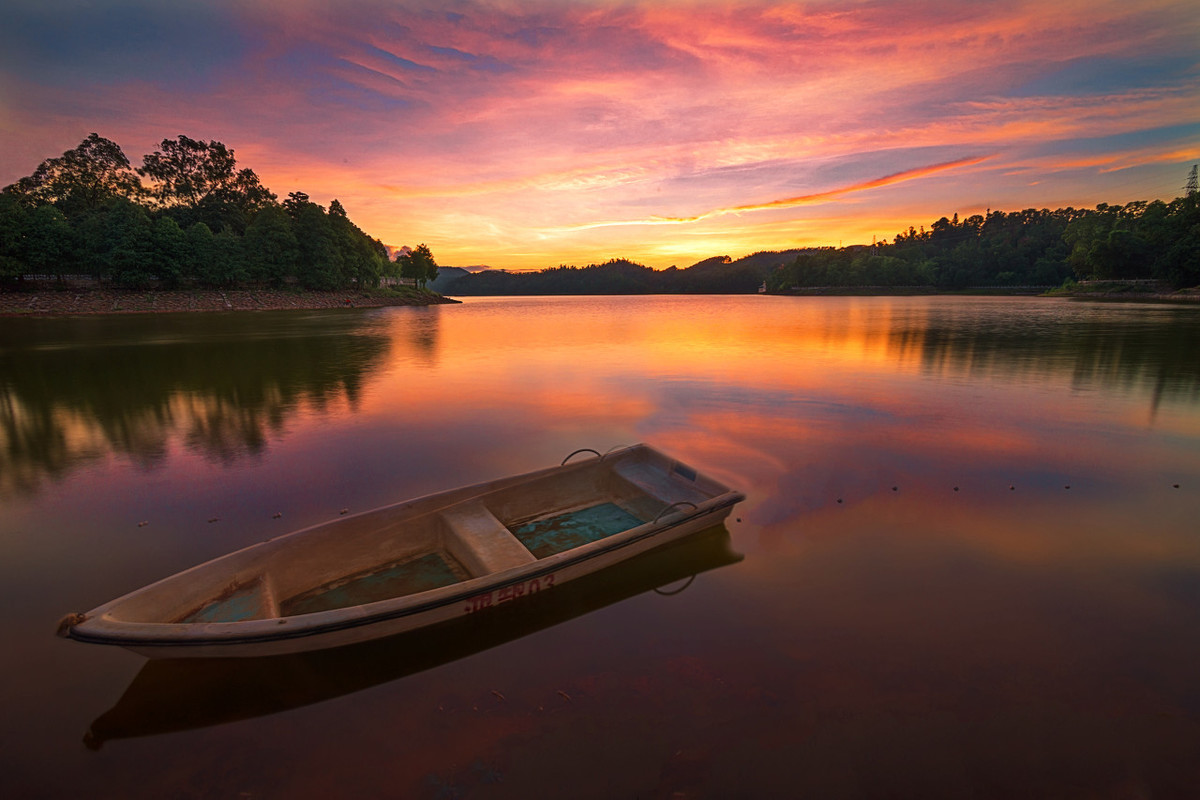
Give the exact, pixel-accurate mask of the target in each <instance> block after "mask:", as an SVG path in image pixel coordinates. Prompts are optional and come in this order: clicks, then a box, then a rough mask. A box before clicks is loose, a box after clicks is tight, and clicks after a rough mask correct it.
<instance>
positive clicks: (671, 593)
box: [654, 575, 696, 597]
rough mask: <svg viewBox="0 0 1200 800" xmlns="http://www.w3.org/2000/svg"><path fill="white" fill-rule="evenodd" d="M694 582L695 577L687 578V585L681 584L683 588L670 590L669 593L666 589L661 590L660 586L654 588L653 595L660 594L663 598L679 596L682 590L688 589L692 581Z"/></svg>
mask: <svg viewBox="0 0 1200 800" xmlns="http://www.w3.org/2000/svg"><path fill="white" fill-rule="evenodd" d="M694 580H696V576H695V575H692V576H691V577H689V578H688V579H687V583H685V584H683V586H680V587H679V588H678V589H672V590H671V591H669V592H668V591H667V590H666V589H663V588H662V587H661V586H660V587H657V588H655V590H654V593H655V594H661V595H662V596H663V597H674V596H675V595H677V594H679V593H680V592H682V591H683V590H684V589H686V588H688V587H689V586H691V585H692V581H694Z"/></svg>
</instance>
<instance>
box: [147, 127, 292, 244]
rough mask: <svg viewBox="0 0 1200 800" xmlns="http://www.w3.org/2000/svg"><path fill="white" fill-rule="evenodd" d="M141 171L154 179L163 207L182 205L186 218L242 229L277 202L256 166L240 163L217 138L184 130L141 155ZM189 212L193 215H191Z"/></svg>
mask: <svg viewBox="0 0 1200 800" xmlns="http://www.w3.org/2000/svg"><path fill="white" fill-rule="evenodd" d="M138 174H140V175H142V176H143V177H147V178H149V179H151V181H153V187H152V189H151V194H152V196H153V197H154V199H155V200H156V201H157V202H158V204H159V205H160V206H161V207H163V208H177V209H178V208H182V209H185V210H188V211H190V212H191V213H190V214H182V215H181V216H183V218H184V219H183V222H184V224H186V225H190V224H191V222H194V221H200V222H204V223H205V224H207V225H209V227H210V228H214V229H221V230H233V231H234V232H236V233H242V232H243V231H244V230H245V228H246V223H247V221H248V220H249V218H250V217H252V216H253V215H254V213H255V212H256V211H258V210H259V209H261V208H263V207H265V206H267V205H270V204H271V203H274V202H275V195H274V194H272V193H271V191H270V190H268V189H267V188H266V187H265V186H263V185H262V183H261V182H260V181H259V178H258V176H257V175H256V174H255V173H254V171H253V170H251V169H242V170H239V169H238V168H237V160H236V158H235V157H234V152H233V150H231V149H229V148H228V147H226V146H225V145H224V144H223V143H221V142H218V141H215V140H214V141H208V142H205V141H203V140H199V139H191V138H189V137H187V136H183V135H182V134H181V135H180V136H178V137H177V138H176V139H174V140H171V139H163V140H162V142H161V144H160V145H159V149H158V150H156V151H155V152H153V153H150V154H149V155H146V156H143V157H142V166H141V167H140V168H139V169H138ZM189 217H194V219H191V218H189Z"/></svg>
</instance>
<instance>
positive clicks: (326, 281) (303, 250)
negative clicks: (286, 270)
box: [293, 202, 343, 289]
mask: <svg viewBox="0 0 1200 800" xmlns="http://www.w3.org/2000/svg"><path fill="white" fill-rule="evenodd" d="M293 230H295V232H296V242H297V244H298V245H299V247H300V262H299V269H298V271H297V276H296V277H297V278H299V280H300V285H301V286H303V287H305V288H306V289H338V288H341V287H342V285H343V275H342V263H343V262H342V254H341V251H340V250H339V249H338V245H337V238H336V236H335V235H334V231H333V226H332V225H331V224H330V221H329V217H328V216H327V215H326V214H325V211H324V209H322V208H321V207H320V206H319V205H317V204H316V203H309V202H306V203H304V204H303V205H302V206H301V207H300V208H299V211H298V213H297V215H296V219H295V222H294V224H293Z"/></svg>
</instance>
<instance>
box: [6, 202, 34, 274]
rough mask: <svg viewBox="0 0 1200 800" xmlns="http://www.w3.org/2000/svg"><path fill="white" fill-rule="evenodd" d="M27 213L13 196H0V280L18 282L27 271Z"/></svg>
mask: <svg viewBox="0 0 1200 800" xmlns="http://www.w3.org/2000/svg"><path fill="white" fill-rule="evenodd" d="M28 224H29V213H28V211H27V210H26V208H25V206H24V205H22V204H21V203H20V202H19V201H18V200H17V198H16V197H15V196H13V195H10V194H0V278H3V279H6V280H20V279H21V276H23V275H24V274H25V273H26V272H27V271H28V269H27V267H28V265H27V264H26V262H25V230H26V227H27V226H28Z"/></svg>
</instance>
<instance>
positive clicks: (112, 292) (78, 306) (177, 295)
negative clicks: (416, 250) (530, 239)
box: [0, 288, 459, 317]
mask: <svg viewBox="0 0 1200 800" xmlns="http://www.w3.org/2000/svg"><path fill="white" fill-rule="evenodd" d="M457 302H459V301H457V300H452V299H450V298H447V297H443V296H442V295H440V294H436V293H434V292H422V291H417V290H412V289H410V290H408V291H400V292H391V291H387V290H365V291H364V290H349V291H310V290H306V291H294V290H287V289H224V290H222V289H149V290H139V289H69V288H68V289H59V288H44V289H42V288H39V289H21V290H18V291H8V290H0V316H8V317H12V316H20V317H29V316H36V317H40V316H70V315H79V314H170V313H189V312H200V311H300V310H307V311H313V310H320V309H328V308H378V307H383V306H429V305H439V304H443V303H457Z"/></svg>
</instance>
